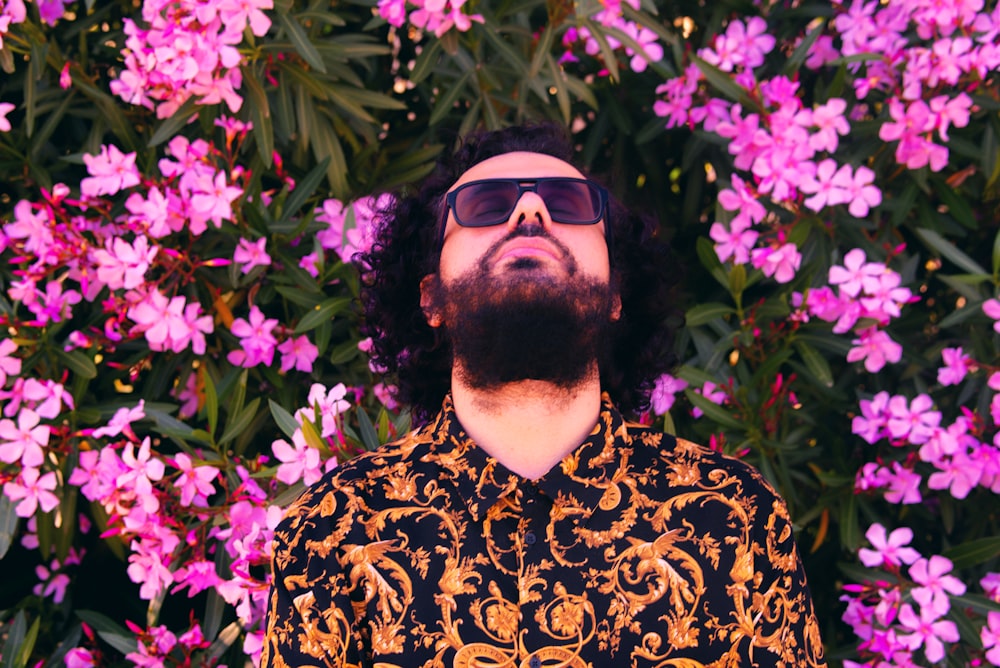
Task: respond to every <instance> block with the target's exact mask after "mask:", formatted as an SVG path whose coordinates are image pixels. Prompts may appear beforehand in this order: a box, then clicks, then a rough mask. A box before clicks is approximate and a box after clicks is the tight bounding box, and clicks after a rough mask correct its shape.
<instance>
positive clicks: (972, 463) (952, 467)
mask: <svg viewBox="0 0 1000 668" xmlns="http://www.w3.org/2000/svg"><path fill="white" fill-rule="evenodd" d="M934 465H935V466H936V467H937V468H938V471H936V472H934V473H932V474H931V475H930V477H929V478H927V487H928V488H930V489H936V490H943V489H946V490H948V493H949V494H951V495H952V496H953V497H954V498H956V499H964V498H965V497H967V496H968V495H969V492H971V491H972V490H973V489H974V488H975V487H976V485H978V484H979V482H980V480H981V479H982V477H983V473H984V470H983V466H982V464H981V463H980V462H978V461H976V460H975V459H973V458H972V457H969V456H968V454H967V453H966V452H962V451H959V452H956V453H955V454H953V455H952V456H951V457H950V458H944V457H942V458H939V459H937V460H936V461H935V462H934Z"/></svg>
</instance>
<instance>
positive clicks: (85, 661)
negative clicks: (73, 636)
mask: <svg viewBox="0 0 1000 668" xmlns="http://www.w3.org/2000/svg"><path fill="white" fill-rule="evenodd" d="M63 662H64V663H65V664H66V668H94V666H96V665H97V658H96V657H95V656H94V655H93V653H92V652H91V651H90V650H89V649H84V648H83V647H74V648H73V649H71V650H70V651H68V652H66V656H65V657H64V658H63Z"/></svg>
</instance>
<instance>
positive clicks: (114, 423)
mask: <svg viewBox="0 0 1000 668" xmlns="http://www.w3.org/2000/svg"><path fill="white" fill-rule="evenodd" d="M145 409H146V400H145V399H140V400H139V403H137V404H136V405H135V406H133V407H132V408H129V407H128V406H122V407H121V408H119V409H118V410H116V411H115V414H114V415H112V416H111V419H110V420H108V423H107V424H106V425H104V426H103V427H99V428H97V429H95V430H94V431H93V433H92V434H91V435H92V436H93V437H94V438H103V437H105V436H117V435H118V434H121V433H122V432H124V433H125V435H126V436H128V437H129V438H133V439H136V440H138V439H137V438H136V436H135V432H133V431H132V423H133V422H136V421H138V420H141V419H142V418H144V417H146V410H145Z"/></svg>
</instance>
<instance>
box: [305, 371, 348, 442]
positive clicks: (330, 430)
mask: <svg viewBox="0 0 1000 668" xmlns="http://www.w3.org/2000/svg"><path fill="white" fill-rule="evenodd" d="M346 396H347V387H346V386H345V385H344V384H343V383H337V384H336V385H334V386H333V387H331V388H330V389H329V390H328V389H327V388H326V387H325V386H324V385H322V384H321V383H313V385H312V387H310V388H309V396H308V397H307V399H306V401H307V402H308V403H307V407H306V408H300V409H299V410H297V411H295V418H296V419H297V420H298V421H299V422H300V423H301V422H305V421H307V420H308V421H309V422H312V423H314V424H319V426H320V435H321V436H323V437H324V438H328V437H330V436H333V435H334V434H336V433H338V432H339V431H340V429H339V427H338V425H337V421H338V419H339V415H340V414H341V413H343V412H344V411H346V410H347V409H348V408H350V407H351V404H350V403H348V402H347V400H346V399H345V398H344V397H346ZM317 409H318V410H319V416H318V417H317V415H316V410H317Z"/></svg>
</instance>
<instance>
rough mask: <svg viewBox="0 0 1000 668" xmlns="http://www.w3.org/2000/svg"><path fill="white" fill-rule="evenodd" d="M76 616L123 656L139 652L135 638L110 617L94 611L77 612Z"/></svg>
mask: <svg viewBox="0 0 1000 668" xmlns="http://www.w3.org/2000/svg"><path fill="white" fill-rule="evenodd" d="M76 616H77V617H79V618H80V620H81V621H83V622H84V623H85V624H87V625H88V626H89V627H90V628H92V629H94V630H95V631H97V634H98V635H99V636H101V638H103V639H104V640H105V642H107V643H108V644H109V645H111V646H112V647H114V648H115V649H117V650H118V651H119V652H122V653H123V654H130V653H132V652H137V651H138V650H139V645H138V643H137V642H136V639H135V636H134V635H133V634H132V633H130V632H129V631H126V630H125V629H124V628H123V627H121V626H119V625H118V624H117V623H116V622H114V621H113V620H112V619H111V618H110V617H107V616H105V615H102V614H101V613H99V612H95V611H94V610H77V611H76Z"/></svg>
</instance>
